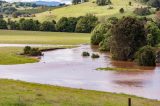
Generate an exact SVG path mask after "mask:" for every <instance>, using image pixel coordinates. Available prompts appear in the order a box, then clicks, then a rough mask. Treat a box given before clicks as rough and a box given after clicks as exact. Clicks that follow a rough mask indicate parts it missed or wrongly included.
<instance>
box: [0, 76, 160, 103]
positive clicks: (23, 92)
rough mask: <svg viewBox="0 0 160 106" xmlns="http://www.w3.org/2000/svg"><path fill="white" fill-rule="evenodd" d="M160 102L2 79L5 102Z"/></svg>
mask: <svg viewBox="0 0 160 106" xmlns="http://www.w3.org/2000/svg"><path fill="white" fill-rule="evenodd" d="M129 97H131V98H132V105H133V106H160V102H159V101H155V100H149V99H144V98H139V97H135V96H129V95H124V94H113V93H106V92H98V91H91V90H79V89H72V88H65V87H57V86H50V85H41V84H33V83H27V82H21V81H13V80H5V79H1V80H0V105H1V106H127V99H128V98H129Z"/></svg>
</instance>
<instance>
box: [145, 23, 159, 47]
mask: <svg viewBox="0 0 160 106" xmlns="http://www.w3.org/2000/svg"><path fill="white" fill-rule="evenodd" d="M146 29H147V44H148V45H150V46H156V45H157V44H158V43H159V42H160V30H159V28H158V26H157V25H156V24H155V23H154V22H148V23H147V24H146Z"/></svg>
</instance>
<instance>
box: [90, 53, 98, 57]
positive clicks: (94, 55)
mask: <svg viewBox="0 0 160 106" xmlns="http://www.w3.org/2000/svg"><path fill="white" fill-rule="evenodd" d="M91 57H92V58H99V57H100V56H99V55H98V54H94V53H93V54H92V56H91Z"/></svg>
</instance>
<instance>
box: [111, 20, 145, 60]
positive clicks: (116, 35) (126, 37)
mask: <svg viewBox="0 0 160 106" xmlns="http://www.w3.org/2000/svg"><path fill="white" fill-rule="evenodd" d="M111 33H112V44H111V53H112V57H113V59H116V60H124V61H126V60H133V59H134V54H135V52H136V51H137V50H138V49H139V48H140V47H142V46H144V45H145V44H146V33H145V28H144V24H143V23H142V22H141V21H139V20H138V19H136V18H132V17H124V18H122V19H121V20H119V22H118V23H117V24H116V25H114V26H113V28H112V30H111Z"/></svg>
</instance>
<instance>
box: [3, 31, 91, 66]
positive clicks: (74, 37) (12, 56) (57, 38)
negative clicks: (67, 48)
mask: <svg viewBox="0 0 160 106" xmlns="http://www.w3.org/2000/svg"><path fill="white" fill-rule="evenodd" d="M89 42H90V34H82V33H60V32H34V31H10V30H0V43H1V44H4V43H6V44H56V45H79V44H84V43H89ZM52 48H53V47H52ZM22 50H23V48H17V47H0V64H5V65H8V64H24V63H33V62H37V61H38V59H35V58H29V57H25V56H20V55H18V54H19V53H21V52H22Z"/></svg>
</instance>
